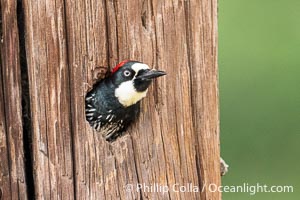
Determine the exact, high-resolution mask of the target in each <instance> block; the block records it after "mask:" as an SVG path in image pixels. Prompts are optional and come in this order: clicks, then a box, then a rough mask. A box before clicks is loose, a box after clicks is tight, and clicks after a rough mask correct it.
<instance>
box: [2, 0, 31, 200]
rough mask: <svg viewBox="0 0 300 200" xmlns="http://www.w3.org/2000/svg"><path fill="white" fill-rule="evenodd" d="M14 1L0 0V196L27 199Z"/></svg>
mask: <svg viewBox="0 0 300 200" xmlns="http://www.w3.org/2000/svg"><path fill="white" fill-rule="evenodd" d="M16 11H17V2H16V1H15V0H10V1H7V0H1V20H2V23H1V28H0V29H1V38H0V39H1V42H0V47H1V50H0V51H1V65H0V199H10V198H11V199H27V193H26V187H27V186H26V181H25V164H24V148H23V125H22V105H21V104H22V97H21V68H20V58H19V33H18V26H17V12H16Z"/></svg>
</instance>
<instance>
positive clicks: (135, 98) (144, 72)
mask: <svg viewBox="0 0 300 200" xmlns="http://www.w3.org/2000/svg"><path fill="white" fill-rule="evenodd" d="M165 74H166V73H165V72H163V71H158V70H151V69H150V68H149V66H148V65H146V64H144V63H141V62H137V61H130V60H126V61H123V62H121V63H119V64H118V65H117V66H116V67H114V68H113V70H112V73H111V75H110V76H108V77H107V78H105V79H103V80H101V81H100V82H99V83H97V84H96V85H95V86H94V87H93V89H92V90H91V91H90V92H89V93H88V94H87V95H86V98H85V101H86V107H85V110H86V119H87V121H88V122H89V124H90V125H91V126H92V127H93V128H94V129H95V130H97V131H99V132H100V133H101V134H102V136H103V137H105V139H106V140H107V141H113V140H115V139H116V138H117V137H118V136H120V135H121V134H122V133H123V132H124V131H125V130H126V129H127V128H128V126H129V125H130V124H131V123H132V122H133V121H134V120H135V119H136V118H137V117H138V116H139V113H140V101H141V99H142V98H144V97H145V96H146V94H147V90H148V87H149V85H150V83H151V82H152V79H153V78H156V77H159V76H163V75H165Z"/></svg>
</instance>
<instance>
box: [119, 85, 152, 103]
mask: <svg viewBox="0 0 300 200" xmlns="http://www.w3.org/2000/svg"><path fill="white" fill-rule="evenodd" d="M147 91H148V89H147V90H145V91H143V92H138V91H136V89H135V88H134V86H133V80H130V81H126V82H123V83H121V84H120V85H119V87H118V88H117V89H116V90H115V96H116V97H117V98H118V100H119V102H120V103H121V104H122V105H123V106H124V107H128V106H131V105H133V104H136V103H137V102H138V101H140V100H141V99H142V98H144V97H145V96H146V94H147Z"/></svg>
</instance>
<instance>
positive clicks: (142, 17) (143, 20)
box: [141, 11, 147, 29]
mask: <svg viewBox="0 0 300 200" xmlns="http://www.w3.org/2000/svg"><path fill="white" fill-rule="evenodd" d="M141 20H142V25H143V27H144V28H145V29H147V16H146V11H144V12H143V14H142V16H141Z"/></svg>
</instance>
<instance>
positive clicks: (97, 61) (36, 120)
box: [0, 0, 221, 200]
mask: <svg viewBox="0 0 300 200" xmlns="http://www.w3.org/2000/svg"><path fill="white" fill-rule="evenodd" d="M0 1H1V10H2V19H5V20H6V21H5V22H6V24H5V25H4V24H3V25H2V27H3V31H5V30H6V32H5V33H4V32H3V36H4V40H3V43H2V44H1V57H2V68H1V72H2V73H0V77H2V79H1V81H0V100H1V102H0V139H1V140H0V158H1V161H2V159H3V161H4V162H1V164H0V174H1V177H0V184H1V185H0V196H1V195H2V197H7V198H8V199H17V198H19V197H20V196H19V194H21V192H23V193H24V194H25V195H23V196H22V197H20V198H24V199H26V198H27V196H26V182H25V178H24V158H23V155H24V154H23V152H22V150H23V147H22V145H23V143H22V141H23V135H22V116H21V114H22V112H21V103H20V101H21V96H20V95H21V94H20V84H21V83H20V64H19V62H20V61H19V59H18V56H16V55H19V46H18V45H19V44H18V30H17V24H16V13H15V11H16V2H15V1H13V0H12V1H8V2H9V3H7V1H5V0H0ZM22 2H23V9H24V14H25V35H21V36H20V37H25V44H26V58H27V65H28V78H29V96H30V111H31V122H32V124H31V127H32V130H31V132H32V138H31V139H32V152H30V153H31V154H32V157H33V166H32V170H33V176H34V187H35V198H36V199H158V200H159V199H170V200H171V199H201V200H210V199H211V200H219V199H221V194H220V193H218V192H214V193H211V192H209V191H208V190H207V188H204V190H202V187H203V186H208V185H209V184H210V183H213V184H217V185H220V157H219V110H218V103H219V102H218V76H217V75H218V70H217V0H198V1H196V0H188V1H184V0H165V1H160V0H137V1H128V0H126V1H118V0H85V1H77V0H55V1H49V0H39V1H36V0H23V1H22ZM3 16H4V17H3ZM5 17H6V18H5ZM8 17H9V18H8ZM8 25H9V26H8ZM5 28H6V29H5ZM124 59H132V60H139V61H142V62H145V63H147V64H148V65H150V66H151V67H153V68H157V69H161V70H164V71H166V72H167V76H164V77H161V78H158V79H157V80H155V81H154V82H153V84H152V85H151V87H150V89H149V92H148V96H147V97H146V98H145V99H144V100H143V101H142V113H141V116H140V118H139V119H138V121H137V122H136V123H134V124H133V125H132V126H131V127H130V129H129V130H128V131H127V133H126V134H125V135H124V136H123V137H120V138H118V139H117V140H116V141H115V142H113V143H108V142H106V141H104V139H103V138H102V137H101V135H100V134H98V133H97V132H95V131H93V130H92V128H91V127H90V125H89V124H88V122H87V121H86V120H85V95H86V93H87V91H89V90H90V89H91V87H92V85H93V84H94V83H95V82H97V81H99V79H101V78H104V76H105V73H106V72H107V71H108V70H110V67H113V66H114V65H115V64H117V63H118V62H119V61H121V60H124ZM8 66H9V67H8ZM10 66H13V67H10ZM108 66H110V67H108ZM1 84H2V85H1ZM10 94H12V95H10ZM7 103H8V104H7ZM7 105H8V106H7ZM9 105H11V106H9ZM7 107H8V108H7ZM12 120H14V123H13V124H12ZM28 149H29V150H30V148H28ZM13 155H15V156H13ZM17 161H18V162H17ZM28 184H30V183H28ZM137 184H141V185H142V186H143V188H137V187H138V185H137ZM179 186H185V187H191V186H193V187H197V188H198V189H199V190H202V192H176V191H174V189H175V190H177V191H178V190H179ZM16 187H18V188H16ZM162 187H163V188H166V187H168V191H165V192H163V191H161V188H162ZM147 188H148V189H147ZM159 188H160V189H159ZM153 190H154V191H153ZM15 191H18V192H16V193H15Z"/></svg>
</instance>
